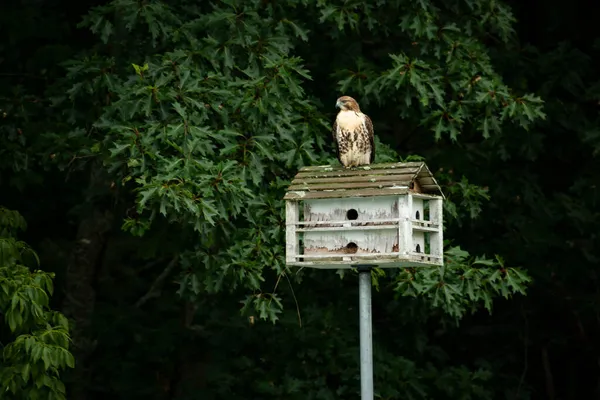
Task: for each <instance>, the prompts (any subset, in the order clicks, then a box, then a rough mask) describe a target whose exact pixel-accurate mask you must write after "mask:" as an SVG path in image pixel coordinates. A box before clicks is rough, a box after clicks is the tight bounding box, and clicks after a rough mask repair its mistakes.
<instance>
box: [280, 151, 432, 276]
mask: <svg viewBox="0 0 600 400" xmlns="http://www.w3.org/2000/svg"><path fill="white" fill-rule="evenodd" d="M443 199H444V195H443V193H442V191H441V189H440V187H439V185H438V184H437V182H436V180H435V179H434V177H433V175H432V174H431V172H430V171H429V168H427V165H425V163H422V162H410V163H389V164H371V165H367V166H362V167H356V168H351V169H344V168H343V167H341V166H340V167H338V166H314V167H304V168H302V169H301V170H300V171H299V172H298V174H297V175H296V177H295V178H294V180H293V181H292V184H291V185H290V187H289V188H288V189H287V193H286V195H285V197H284V200H285V202H286V264H287V265H290V266H298V267H312V268H335V269H340V268H352V267H356V266H357V265H372V266H378V267H416V266H429V265H443V211H442V206H443V204H442V202H443Z"/></svg>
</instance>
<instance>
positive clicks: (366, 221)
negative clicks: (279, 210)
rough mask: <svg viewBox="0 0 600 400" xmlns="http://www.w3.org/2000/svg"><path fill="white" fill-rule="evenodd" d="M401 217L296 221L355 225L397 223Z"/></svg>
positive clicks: (300, 222)
mask: <svg viewBox="0 0 600 400" xmlns="http://www.w3.org/2000/svg"><path fill="white" fill-rule="evenodd" d="M399 221H400V219H398V218H391V219H390V218H386V219H369V220H362V221H361V220H343V221H298V222H297V223H296V225H297V226H303V225H311V226H312V225H314V226H317V225H343V224H349V226H355V224H356V225H358V224H370V223H374V222H377V223H386V224H389V223H394V224H395V223H396V222H399Z"/></svg>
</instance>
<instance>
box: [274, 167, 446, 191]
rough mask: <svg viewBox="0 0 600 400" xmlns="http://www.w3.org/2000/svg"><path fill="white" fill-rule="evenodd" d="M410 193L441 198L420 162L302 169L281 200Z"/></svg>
mask: <svg viewBox="0 0 600 400" xmlns="http://www.w3.org/2000/svg"><path fill="white" fill-rule="evenodd" d="M409 192H412V193H421V194H422V195H435V196H442V197H444V194H443V193H442V189H441V188H440V186H439V185H438V183H437V182H436V180H435V178H434V177H433V174H432V173H431V171H430V170H429V168H428V167H427V165H426V164H425V163H424V162H407V163H385V164H371V165H365V166H361V167H355V168H344V167H342V166H332V165H319V166H313V167H303V168H301V169H300V171H299V172H298V174H297V175H296V176H295V177H294V180H293V181H292V184H291V185H290V186H289V187H288V189H287V193H286V195H285V197H284V199H285V200H308V199H325V198H341V197H373V196H389V195H399V194H407V193H409Z"/></svg>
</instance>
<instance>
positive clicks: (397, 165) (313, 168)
mask: <svg viewBox="0 0 600 400" xmlns="http://www.w3.org/2000/svg"><path fill="white" fill-rule="evenodd" d="M423 165H425V163H424V162H422V161H414V162H406V163H402V162H395V163H379V164H369V165H361V166H360V167H354V168H352V169H353V170H370V169H388V168H403V167H404V168H405V167H419V168H421V167H422V166H423ZM335 170H341V171H343V170H348V168H344V167H343V166H342V165H340V164H335V165H313V166H307V167H302V168H301V169H300V171H335Z"/></svg>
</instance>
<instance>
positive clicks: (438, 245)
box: [429, 199, 444, 257]
mask: <svg viewBox="0 0 600 400" xmlns="http://www.w3.org/2000/svg"><path fill="white" fill-rule="evenodd" d="M429 217H430V219H431V222H433V223H434V224H437V225H438V226H439V229H438V231H437V232H436V233H432V234H431V241H430V248H431V254H434V255H439V256H442V257H443V255H444V225H443V224H444V208H443V203H442V199H437V200H433V201H431V202H430V205H429Z"/></svg>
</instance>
